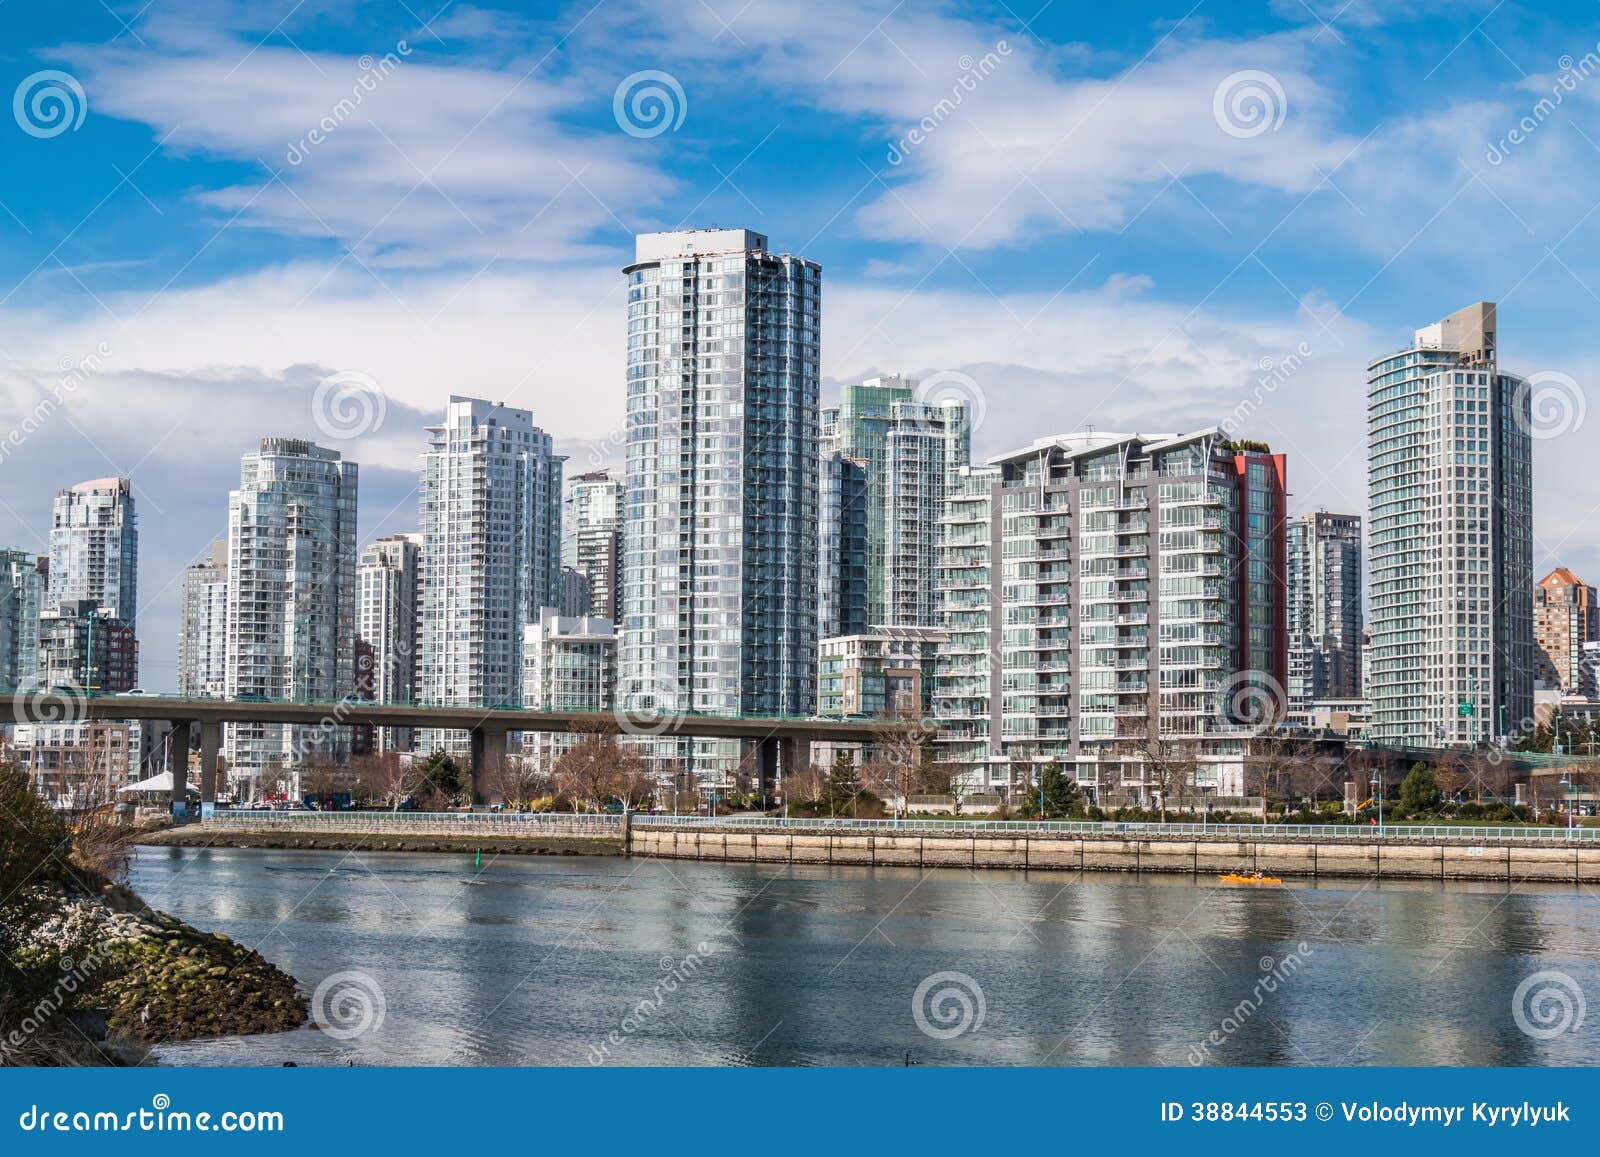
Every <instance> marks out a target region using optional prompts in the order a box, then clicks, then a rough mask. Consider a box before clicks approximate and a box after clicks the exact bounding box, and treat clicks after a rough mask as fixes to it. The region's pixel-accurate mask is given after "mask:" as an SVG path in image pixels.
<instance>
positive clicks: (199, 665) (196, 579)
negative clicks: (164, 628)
mask: <svg viewBox="0 0 1600 1157" xmlns="http://www.w3.org/2000/svg"><path fill="white" fill-rule="evenodd" d="M227 666H228V540H227V539H225V538H219V539H218V540H217V541H216V542H214V543H212V544H211V553H210V554H209V555H208V556H207V557H206V558H204V559H201V560H200V561H198V562H194V563H190V564H189V565H188V566H187V567H185V568H184V570H183V623H182V625H181V626H180V627H179V629H178V693H179V694H180V695H207V696H211V697H213V698H216V697H220V696H221V695H222V694H223V692H224V691H225V689H226V686H227Z"/></svg>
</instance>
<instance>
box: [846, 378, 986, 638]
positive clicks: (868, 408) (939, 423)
mask: <svg viewBox="0 0 1600 1157" xmlns="http://www.w3.org/2000/svg"><path fill="white" fill-rule="evenodd" d="M918 386H919V383H918V382H916V381H915V380H912V379H909V378H904V377H900V376H898V375H896V376H892V377H885V378H871V379H869V380H867V381H866V382H863V383H861V384H859V385H857V384H850V385H846V386H845V387H844V388H843V389H842V390H841V391H840V396H839V405H838V406H836V407H829V408H828V409H826V410H824V411H823V412H822V443H823V450H824V452H829V451H837V452H838V453H841V454H843V455H845V456H846V457H848V458H851V459H854V460H855V461H857V462H859V463H861V465H862V467H863V468H864V470H865V472H866V487H867V493H866V535H867V539H866V604H867V605H866V617H867V622H868V623H869V624H871V625H872V626H930V625H934V624H937V623H938V622H939V614H940V607H939V596H938V593H937V590H936V588H935V585H934V582H933V578H934V572H935V570H936V569H937V567H938V549H939V519H940V518H942V517H943V516H944V501H945V492H946V490H947V489H948V488H949V485H950V480H951V478H952V476H953V475H954V474H955V472H956V471H957V470H959V469H960V468H961V467H963V466H966V465H967V464H968V463H969V461H970V442H971V417H970V415H969V413H968V410H967V407H966V406H965V405H964V404H962V403H961V402H958V401H956V400H954V399H947V400H943V401H935V402H926V401H923V400H922V399H921V398H919V397H918Z"/></svg>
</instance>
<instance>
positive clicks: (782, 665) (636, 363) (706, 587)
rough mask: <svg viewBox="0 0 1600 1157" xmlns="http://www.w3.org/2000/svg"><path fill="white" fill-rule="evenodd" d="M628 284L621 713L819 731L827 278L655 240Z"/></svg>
mask: <svg viewBox="0 0 1600 1157" xmlns="http://www.w3.org/2000/svg"><path fill="white" fill-rule="evenodd" d="M624 273H625V274H626V276H627V279H628V356H627V375H628V383H627V384H628V397H627V406H628V413H627V508H626V519H625V524H624V531H623V550H624V564H623V620H622V629H621V636H622V648H621V659H620V678H619V684H618V703H619V707H622V708H626V709H628V710H656V709H660V710H663V711H669V712H670V711H681V710H693V711H705V712H719V713H724V714H779V715H804V714H809V713H810V712H811V710H812V706H813V703H814V700H815V697H816V662H817V562H816V557H817V543H816V537H817V515H818V509H817V467H818V441H817V434H818V379H819V369H818V366H819V338H820V328H821V305H822V292H821V291H822V282H821V277H822V270H821V268H820V267H819V266H818V265H817V264H816V263H815V262H812V261H807V260H805V259H804V258H800V257H793V256H789V255H787V254H785V255H781V256H780V255H778V254H774V253H772V252H770V251H769V250H768V248H767V239H766V238H765V237H763V236H762V235H761V234H759V233H753V232H751V231H749V230H747V229H708V230H696V231H689V232H676V233H649V234H643V235H641V236H640V237H639V238H638V240H637V250H636V254H635V261H634V263H633V264H632V265H629V266H628V267H627V268H626V269H625V270H624ZM736 746H737V745H732V748H730V745H728V744H726V743H723V744H717V743H715V742H711V743H700V744H694V745H692V747H693V751H692V752H691V753H689V757H690V758H696V757H698V756H707V755H708V752H709V751H710V749H711V748H713V747H715V748H717V749H718V750H719V756H718V759H719V762H720V763H721V764H722V766H723V767H724V768H727V762H726V761H727V759H728V758H729V757H732V758H737V753H736Z"/></svg>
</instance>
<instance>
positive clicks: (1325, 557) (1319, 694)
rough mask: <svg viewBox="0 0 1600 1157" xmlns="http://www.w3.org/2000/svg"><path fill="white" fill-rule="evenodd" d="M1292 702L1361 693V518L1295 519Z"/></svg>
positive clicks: (1295, 706)
mask: <svg viewBox="0 0 1600 1157" xmlns="http://www.w3.org/2000/svg"><path fill="white" fill-rule="evenodd" d="M1288 552H1289V687H1288V690H1289V707H1290V709H1291V710H1294V711H1301V710H1305V709H1307V708H1309V707H1310V705H1311V704H1312V703H1313V702H1315V701H1316V700H1318V699H1359V698H1360V697H1361V631H1362V626H1363V622H1362V612H1361V518H1360V516H1359V515H1355V514H1329V513H1328V512H1327V511H1323V510H1319V511H1317V512H1316V513H1314V514H1307V515H1304V516H1303V517H1300V518H1296V519H1293V520H1291V521H1290V523H1289V527H1288Z"/></svg>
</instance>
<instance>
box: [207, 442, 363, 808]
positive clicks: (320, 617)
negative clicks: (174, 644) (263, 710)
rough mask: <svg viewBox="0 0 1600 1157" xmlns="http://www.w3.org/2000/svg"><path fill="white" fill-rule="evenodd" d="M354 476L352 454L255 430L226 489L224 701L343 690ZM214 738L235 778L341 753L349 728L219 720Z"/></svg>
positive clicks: (334, 695)
mask: <svg viewBox="0 0 1600 1157" xmlns="http://www.w3.org/2000/svg"><path fill="white" fill-rule="evenodd" d="M356 478H357V471H356V464H355V463H354V462H346V461H344V460H342V458H341V457H340V455H339V452H338V451H337V450H328V449H325V448H324V447H321V446H318V445H316V444H315V443H312V442H308V441H306V440H304V439H302V438H263V439H262V440H261V448H260V450H259V451H258V452H256V453H254V454H246V455H245V456H244V458H243V459H242V460H241V462H240V471H239V489H237V490H235V491H233V492H232V493H230V494H229V495H228V641H227V659H226V673H227V674H226V682H225V690H226V692H227V697H228V698H230V699H241V698H258V699H263V700H268V701H271V700H281V699H290V700H307V701H311V702H321V703H333V702H336V701H338V700H342V699H344V698H346V697H348V696H350V695H352V694H353V693H354V689H355V634H356V616H355V612H356V598H355V596H356V581H355V579H356V574H355V571H356V485H357V484H356ZM224 743H225V752H226V755H227V760H228V767H229V770H230V772H231V773H232V774H234V775H235V776H236V777H238V778H240V779H246V780H248V779H249V778H250V777H252V776H254V775H255V774H256V773H258V772H260V771H261V770H262V769H264V768H267V767H272V766H278V767H283V768H285V769H294V768H297V767H300V766H303V765H305V764H309V763H326V762H337V761H340V760H342V759H344V758H346V757H347V756H348V755H349V750H350V738H349V729H348V728H345V727H326V728H324V727H317V726H302V725H298V724H295V725H289V724H274V723H234V724H229V725H228V727H227V729H226V732H225V739H224ZM237 786H239V785H237V784H236V787H237Z"/></svg>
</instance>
